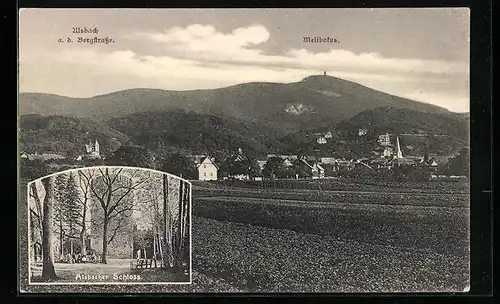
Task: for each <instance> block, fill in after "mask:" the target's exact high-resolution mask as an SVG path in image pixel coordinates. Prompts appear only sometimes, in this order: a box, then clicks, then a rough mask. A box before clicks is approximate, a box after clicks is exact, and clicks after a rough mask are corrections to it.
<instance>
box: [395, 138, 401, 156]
mask: <svg viewBox="0 0 500 304" xmlns="http://www.w3.org/2000/svg"><path fill="white" fill-rule="evenodd" d="M396 142H397V154H396V158H403V151H401V146H400V145H399V136H398V137H396Z"/></svg>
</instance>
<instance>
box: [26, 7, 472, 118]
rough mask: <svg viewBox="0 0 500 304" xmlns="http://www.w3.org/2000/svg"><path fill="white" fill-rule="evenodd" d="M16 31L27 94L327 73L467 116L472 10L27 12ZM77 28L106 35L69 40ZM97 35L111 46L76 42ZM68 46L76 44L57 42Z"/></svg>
mask: <svg viewBox="0 0 500 304" xmlns="http://www.w3.org/2000/svg"><path fill="white" fill-rule="evenodd" d="M19 22H20V25H19V44H20V45H19V64H20V65H19V87H20V91H21V92H44V93H53V94H59V95H64V96H70V97H91V96H94V95H98V94H103V93H109V92H113V91H118V90H123V89H130V88H159V89H166V90H189V89H206V88H218V87H225V86H230V85H234V84H238V83H243V82H252V81H266V82H281V83H289V82H297V81H300V80H301V79H302V78H304V77H305V76H308V75H316V74H321V73H322V72H323V71H327V73H328V74H329V75H331V76H336V77H340V78H344V79H347V80H351V81H355V82H358V83H360V84H363V85H366V86H369V87H372V88H375V89H378V90H381V91H384V92H387V93H391V94H395V95H398V96H402V97H408V98H412V99H414V100H419V101H423V102H428V103H432V104H436V105H439V106H442V107H445V108H448V109H449V110H451V111H457V112H465V111H469V11H468V10H467V9H307V10H306V9H241V10H235V9H225V10H221V9H217V10H215V9H214V10H206V9H205V10H194V9H190V10H179V9H177V10H174V9H170V10H167V9H165V10H163V9H127V10H117V9H106V10H103V9H101V10H97V9H92V10H90V9H86V10H83V9H24V10H23V11H21V13H20V21H19ZM74 27H80V28H83V27H87V28H92V29H93V28H96V27H97V29H98V31H99V32H98V34H92V33H91V34H73V32H72V29H73V28H74ZM95 36H97V37H99V38H104V37H109V38H111V39H113V40H114V43H110V44H88V43H83V44H82V43H78V42H77V39H78V37H84V38H93V37H95ZM304 36H310V37H316V36H320V37H332V38H336V39H337V40H338V43H305V42H304V41H303V37H304ZM68 37H69V38H71V39H72V40H73V41H74V42H73V43H59V42H58V39H59V38H61V39H64V40H65V41H66V39H67V38H68Z"/></svg>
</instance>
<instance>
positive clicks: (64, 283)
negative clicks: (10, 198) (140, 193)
mask: <svg viewBox="0 0 500 304" xmlns="http://www.w3.org/2000/svg"><path fill="white" fill-rule="evenodd" d="M98 168H122V169H135V170H137V169H139V170H145V171H152V172H155V173H160V174H163V175H167V176H170V177H173V178H176V179H178V180H180V181H183V182H186V183H188V184H189V221H190V222H189V282H130V283H127V282H116V283H114V282H50V283H47V282H31V261H30V256H29V249H30V248H31V243H30V242H31V240H30V212H29V186H30V185H31V183H34V182H36V181H38V180H41V179H44V178H47V177H49V176H54V175H59V174H63V173H68V172H71V171H78V170H85V169H98ZM192 186H193V185H192V183H191V182H190V181H189V180H187V179H183V178H181V177H179V176H177V175H174V174H171V173H167V172H163V171H159V170H154V169H148V168H141V167H130V166H90V167H81V168H73V169H68V170H64V171H60V172H56V173H52V174H48V175H45V176H42V177H40V178H37V179H35V180H32V181H30V182H29V183H27V189H26V190H27V191H28V192H27V196H26V204H27V207H28V213H27V219H28V223H27V224H28V229H27V231H28V235H27V240H28V251H27V253H28V267H27V270H28V286H45V285H49V286H50V285H190V284H192V283H193V247H192V246H193V234H192V226H193V225H192V223H193V222H192V217H193V209H192V205H193V196H192V191H193V190H192ZM19 245H20V244H19ZM18 250H19V251H20V252H21V253H22V252H23V249H22V248H20V246H18ZM19 256H20V255H19ZM19 278H20V277H19ZM19 283H21V282H19Z"/></svg>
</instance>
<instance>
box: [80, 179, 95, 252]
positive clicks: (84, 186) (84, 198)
mask: <svg viewBox="0 0 500 304" xmlns="http://www.w3.org/2000/svg"><path fill="white" fill-rule="evenodd" d="M94 175H95V174H94V171H93V170H87V173H84V172H83V170H79V171H78V186H79V188H80V192H81V195H79V196H78V202H79V204H80V206H81V208H82V209H81V210H82V218H81V222H80V228H81V229H80V242H81V246H82V250H81V251H82V254H87V245H86V242H85V241H86V238H85V237H86V233H87V221H86V219H87V213H88V210H89V205H90V204H89V202H90V199H91V198H90V183H91V181H92V179H93V178H94Z"/></svg>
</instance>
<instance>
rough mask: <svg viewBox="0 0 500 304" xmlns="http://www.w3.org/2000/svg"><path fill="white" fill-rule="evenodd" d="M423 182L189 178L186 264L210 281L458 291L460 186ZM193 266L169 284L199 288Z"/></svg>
mask: <svg viewBox="0 0 500 304" xmlns="http://www.w3.org/2000/svg"><path fill="white" fill-rule="evenodd" d="M425 187H429V185H428V184H425V185H423V186H422V187H421V188H420V189H419V188H417V187H415V188H414V189H413V190H415V189H417V190H420V191H413V193H412V192H411V191H406V192H399V191H392V192H389V191H376V192H370V191H366V189H361V190H356V189H348V190H344V191H342V190H314V189H313V188H314V187H310V188H309V189H305V187H302V188H300V187H295V188H294V187H289V188H284V187H281V188H280V187H276V188H272V189H269V188H268V189H262V188H258V187H253V186H252V185H251V184H250V186H248V187H246V186H241V185H239V186H238V187H235V186H234V185H233V186H228V184H227V183H226V184H222V183H220V182H218V183H202V182H195V183H193V227H192V232H193V270H194V273H195V274H197V275H198V276H199V277H200V278H201V277H207V278H211V281H212V282H218V283H214V284H212V285H211V286H212V287H210V288H211V290H214V291H236V290H238V291H249V292H398V291H400V292H404V291H406V292H410V291H462V290H464V288H466V286H467V285H468V272H469V270H468V269H469V257H468V256H469V194H468V193H467V192H468V190H467V188H466V187H464V186H463V185H462V187H461V186H460V185H459V184H456V185H451V186H449V188H448V190H450V189H451V190H450V191H447V193H446V194H439V193H438V191H424V190H426V188H425ZM427 189H429V188H427ZM462 189H465V190H462ZM195 274H194V275H193V285H192V286H191V287H187V286H186V287H180V286H179V287H176V288H181V290H179V291H183V290H185V291H188V289H191V290H196V288H199V287H200V286H199V284H197V278H196V276H197V275H195ZM217 286H220V288H218V287H217ZM228 286H230V288H229V287H228ZM193 288H194V289H193Z"/></svg>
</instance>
